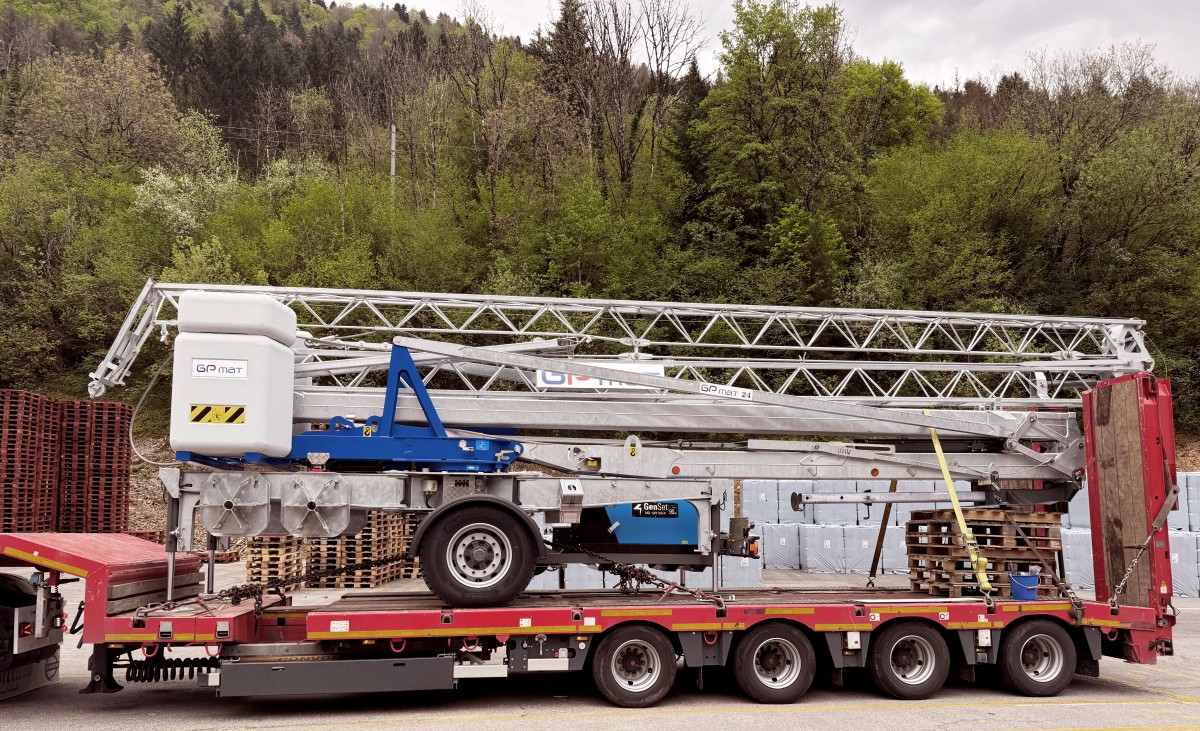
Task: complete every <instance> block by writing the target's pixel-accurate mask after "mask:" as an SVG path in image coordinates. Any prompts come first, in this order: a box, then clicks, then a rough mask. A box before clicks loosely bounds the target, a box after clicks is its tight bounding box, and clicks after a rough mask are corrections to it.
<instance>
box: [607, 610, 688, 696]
mask: <svg viewBox="0 0 1200 731" xmlns="http://www.w3.org/2000/svg"><path fill="white" fill-rule="evenodd" d="M592 652H593V653H595V654H594V655H592V680H593V681H595V683H596V688H598V689H599V690H600V694H601V695H603V696H604V697H605V698H607V699H608V700H609V701H611V702H612V703H614V704H615V705H618V706H622V707H624V708H646V707H647V706H652V705H654V704H655V703H657V702H658V701H660V700H662V697H663V696H665V695H666V694H667V691H669V690H670V689H671V685H672V684H673V683H674V682H675V648H674V647H672V646H671V642H670V640H668V639H667V638H666V637H665V636H664V635H663V633H662V632H659V631H658V630H656V629H654V628H653V627H647V626H644V625H635V626H632V627H618V628H616V629H614V630H613V631H611V632H609V633H608V634H606V635H604V637H603V638H602V639H601V640H600V642H599V643H598V644H597V645H596V649H594V650H593V651H592Z"/></svg>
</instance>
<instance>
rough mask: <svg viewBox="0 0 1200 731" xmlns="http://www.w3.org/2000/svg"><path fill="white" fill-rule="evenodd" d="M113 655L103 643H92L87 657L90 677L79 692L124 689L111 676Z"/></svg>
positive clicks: (103, 691)
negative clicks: (89, 655)
mask: <svg viewBox="0 0 1200 731" xmlns="http://www.w3.org/2000/svg"><path fill="white" fill-rule="evenodd" d="M113 655H114V653H113V652H112V651H111V650H109V649H108V646H107V645H104V644H103V643H98V644H95V645H92V656H91V657H89V658H88V670H89V671H91V679H90V680H88V684H87V686H86V687H84V688H83V689H82V690H80V691H79V692H80V693H81V694H85V695H86V694H90V693H116V692H117V691H118V690H124V689H125V686H123V685H120V684H119V683H117V679H116V678H114V677H113Z"/></svg>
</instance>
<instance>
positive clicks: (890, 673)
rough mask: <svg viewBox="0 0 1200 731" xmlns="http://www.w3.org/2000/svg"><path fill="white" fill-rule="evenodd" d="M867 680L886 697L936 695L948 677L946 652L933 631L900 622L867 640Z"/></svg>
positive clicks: (943, 640) (944, 643)
mask: <svg viewBox="0 0 1200 731" xmlns="http://www.w3.org/2000/svg"><path fill="white" fill-rule="evenodd" d="M870 648H871V649H870V653H871V656H870V658H869V661H868V669H869V670H870V674H871V680H872V681H873V682H874V683H875V685H876V686H877V687H878V688H879V689H880V690H882V691H883V692H885V693H887V694H888V695H890V696H893V697H895V698H899V699H901V700H921V699H923V698H928V697H929V696H931V695H933V694H934V693H936V692H938V690H940V689H941V687H942V686H943V685H944V684H945V683H946V676H947V675H949V673H950V650H949V648H948V647H946V640H945V639H944V638H943V637H942V635H941V633H939V632H938V631H937V630H936V629H934V628H933V627H931V626H929V625H927V624H922V623H920V622H901V623H899V624H894V625H891V626H890V627H886V628H884V630H883V631H882V632H880V633H879V634H878V635H877V636H873V637H871V642H870Z"/></svg>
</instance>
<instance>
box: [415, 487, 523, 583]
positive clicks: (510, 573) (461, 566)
mask: <svg viewBox="0 0 1200 731" xmlns="http://www.w3.org/2000/svg"><path fill="white" fill-rule="evenodd" d="M534 553H535V550H534V546H533V539H532V538H531V536H530V535H529V530H528V529H527V528H526V527H525V526H524V525H521V523H520V522H519V521H518V520H517V518H515V517H514V516H513V515H512V514H510V513H509V512H507V511H505V510H503V509H501V508H495V507H491V506H489V505H470V506H466V507H463V508H461V509H459V510H455V511H453V512H451V513H449V514H447V515H446V516H444V517H443V518H441V519H440V520H439V521H438V522H437V524H436V525H434V526H433V527H432V528H431V529H430V534H429V535H428V536H426V538H425V541H424V544H423V545H422V547H421V569H422V571H423V572H424V574H425V583H426V584H428V585H429V588H430V589H431V590H432V591H433V593H435V594H437V595H438V596H439V597H441V598H442V600H443V601H445V602H446V603H447V604H450V605H451V606H455V607H483V606H499V605H504V604H508V603H509V602H511V601H512V600H513V599H514V598H516V597H517V595H519V594H520V593H521V592H522V591H524V590H525V587H527V586H529V581H530V579H532V578H533V564H534Z"/></svg>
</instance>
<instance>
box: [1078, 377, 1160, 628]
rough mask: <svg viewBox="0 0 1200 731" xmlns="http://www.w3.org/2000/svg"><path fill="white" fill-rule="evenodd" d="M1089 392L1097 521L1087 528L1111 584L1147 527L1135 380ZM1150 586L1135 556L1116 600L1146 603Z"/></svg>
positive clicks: (1145, 566) (1146, 566)
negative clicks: (1098, 540)
mask: <svg viewBox="0 0 1200 731" xmlns="http://www.w3.org/2000/svg"><path fill="white" fill-rule="evenodd" d="M1094 398H1095V399H1096V408H1095V437H1096V438H1095V449H1096V465H1097V471H1098V472H1099V475H1097V477H1098V479H1099V488H1100V490H1099V492H1100V496H1099V497H1100V501H1099V502H1100V521H1101V522H1100V526H1099V527H1098V528H1097V527H1095V526H1093V528H1092V529H1093V530H1097V529H1098V530H1099V531H1100V533H1101V536H1102V537H1103V541H1104V555H1105V562H1104V563H1105V566H1104V569H1105V578H1106V581H1107V584H1108V587H1109V589H1110V590H1112V589H1113V588H1115V587H1116V585H1117V583H1118V582H1120V580H1121V577H1122V576H1124V575H1125V571H1126V570H1127V569H1128V566H1129V561H1130V560H1132V558H1133V556H1134V550H1135V548H1136V546H1138V545H1139V544H1141V542H1142V541H1144V540H1145V539H1146V533H1147V531H1148V528H1147V520H1146V499H1145V494H1146V493H1145V490H1146V488H1145V476H1144V467H1145V465H1144V464H1143V460H1142V434H1141V431H1142V425H1141V421H1140V411H1139V408H1138V407H1139V403H1138V399H1139V393H1138V383H1137V382H1136V381H1134V380H1129V381H1122V382H1120V383H1115V384H1113V385H1111V386H1108V387H1106V388H1101V389H1097V390H1096V391H1095V394H1094ZM1149 591H1150V566H1149V564H1148V563H1146V562H1139V564H1138V566H1137V568H1136V569H1135V571H1134V573H1133V575H1132V576H1131V577H1130V578H1129V583H1128V584H1127V585H1126V587H1125V593H1124V594H1123V595H1122V597H1121V603H1122V604H1127V605H1131V606H1139V607H1145V606H1149Z"/></svg>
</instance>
